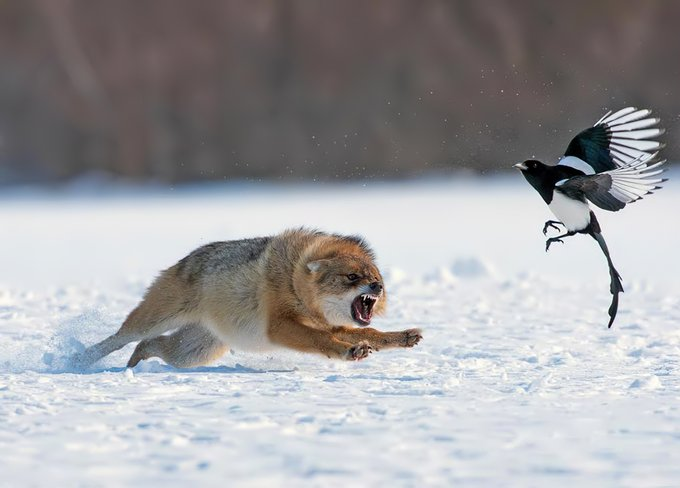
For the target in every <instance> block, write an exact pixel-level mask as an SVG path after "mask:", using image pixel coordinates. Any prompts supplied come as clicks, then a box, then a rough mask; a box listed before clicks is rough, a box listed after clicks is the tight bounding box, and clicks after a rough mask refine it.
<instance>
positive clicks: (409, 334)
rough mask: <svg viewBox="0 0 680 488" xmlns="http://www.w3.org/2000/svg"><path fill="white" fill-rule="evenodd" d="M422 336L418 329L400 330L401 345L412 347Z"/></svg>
mask: <svg viewBox="0 0 680 488" xmlns="http://www.w3.org/2000/svg"><path fill="white" fill-rule="evenodd" d="M422 338H423V334H422V331H421V330H420V329H408V330H405V331H403V332H402V338H401V346H402V347H413V346H415V345H416V344H418V343H419V342H420V340H421V339H422Z"/></svg>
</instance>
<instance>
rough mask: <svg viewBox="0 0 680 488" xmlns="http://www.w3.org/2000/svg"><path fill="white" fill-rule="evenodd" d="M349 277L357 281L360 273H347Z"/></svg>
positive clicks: (350, 279)
mask: <svg viewBox="0 0 680 488" xmlns="http://www.w3.org/2000/svg"><path fill="white" fill-rule="evenodd" d="M347 279H348V280H349V281H356V280H358V279H359V275H358V274H356V273H350V274H348V275H347Z"/></svg>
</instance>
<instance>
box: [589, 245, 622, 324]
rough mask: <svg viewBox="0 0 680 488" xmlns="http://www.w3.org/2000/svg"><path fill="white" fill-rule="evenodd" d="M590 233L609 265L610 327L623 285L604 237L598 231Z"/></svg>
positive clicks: (617, 307)
mask: <svg viewBox="0 0 680 488" xmlns="http://www.w3.org/2000/svg"><path fill="white" fill-rule="evenodd" d="M590 235H591V236H593V239H595V240H596V241H597V243H598V244H599V245H600V249H602V252H603V253H604V255H605V257H606V258H607V264H608V265H609V278H610V280H611V282H610V284H609V291H610V292H611V294H612V304H611V305H610V306H609V325H608V326H607V327H608V328H611V326H612V324H613V323H614V319H615V318H616V312H617V311H618V309H619V293H622V292H623V285H622V284H621V275H620V274H619V272H618V271H616V268H615V267H614V263H612V258H611V256H610V255H609V249H608V248H607V243H606V242H605V241H604V237H602V234H600V233H599V232H594V231H591V232H590Z"/></svg>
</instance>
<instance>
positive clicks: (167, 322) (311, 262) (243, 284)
mask: <svg viewBox="0 0 680 488" xmlns="http://www.w3.org/2000/svg"><path fill="white" fill-rule="evenodd" d="M386 301H387V296H386V293H385V290H384V286H383V280H382V276H381V275H380V272H379V270H378V268H377V267H376V265H375V263H374V257H373V252H372V251H371V250H370V248H369V247H368V246H367V244H366V243H365V242H364V241H363V240H362V239H360V238H358V237H354V236H339V235H331V234H326V233H322V232H317V231H309V230H305V229H296V230H289V231H286V232H284V233H282V234H280V235H277V236H273V237H263V238H254V239H244V240H240V241H228V242H217V243H213V244H208V245H206V246H203V247H201V248H198V249H196V250H195V251H193V252H192V253H191V254H189V255H188V256H187V257H185V258H184V259H182V260H181V261H179V262H178V263H177V264H175V265H174V266H172V267H170V268H168V269H167V270H165V271H163V272H162V273H161V275H160V276H159V277H158V278H157V279H156V281H155V282H154V283H153V284H152V285H151V286H150V287H149V289H148V290H147V292H146V295H145V296H144V299H143V300H142V302H141V303H140V304H139V305H138V306H137V307H136V308H135V309H134V310H133V311H132V312H131V313H130V314H129V315H128V317H127V319H126V320H125V322H124V323H123V325H122V326H121V328H120V330H118V332H116V333H115V334H114V335H112V336H110V337H108V338H107V339H105V340H103V341H102V342H100V343H99V344H96V345H94V346H92V347H90V348H89V349H87V350H86V351H84V352H83V353H81V354H80V355H78V356H77V357H76V358H75V364H77V365H80V366H86V365H88V364H91V363H93V362H95V361H98V360H99V359H101V358H102V357H104V356H106V355H107V354H109V353H111V352H113V351H115V350H117V349H120V348H121V347H123V346H124V345H126V344H128V343H130V342H136V341H141V342H139V344H138V345H137V347H136V349H135V351H134V352H133V354H132V356H131V357H130V360H129V362H128V366H129V367H134V366H135V365H136V364H137V363H138V362H139V361H141V360H144V359H148V358H151V357H160V358H161V359H163V360H164V361H165V362H167V363H168V364H171V365H173V366H175V367H179V368H183V367H194V366H200V365H205V364H209V363H211V362H213V361H215V360H216V359H218V358H219V357H220V356H221V355H222V354H224V352H225V351H227V350H228V349H229V348H234V349H243V350H266V349H269V348H273V347H277V346H279V347H286V348H289V349H294V350H297V351H302V352H312V353H319V354H323V355H325V356H328V357H329V358H340V359H350V360H359V359H363V358H365V357H366V356H368V354H369V353H370V352H372V351H374V350H376V351H377V350H380V349H385V348H390V347H412V346H414V345H415V344H417V343H418V341H420V339H421V334H420V331H419V330H418V329H409V330H404V331H400V332H380V331H378V330H375V329H372V328H368V327H362V328H355V327H353V326H354V325H362V326H366V325H368V323H369V322H370V320H371V318H372V316H373V314H374V313H375V314H381V313H383V312H384V310H385V306H386ZM167 333H170V334H167ZM165 334H167V335H165Z"/></svg>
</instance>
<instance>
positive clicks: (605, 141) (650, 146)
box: [558, 107, 664, 174]
mask: <svg viewBox="0 0 680 488" xmlns="http://www.w3.org/2000/svg"><path fill="white" fill-rule="evenodd" d="M651 113H652V111H651V110H647V109H643V110H638V109H636V108H635V107H627V108H624V109H621V110H619V111H618V112H614V113H611V112H609V113H607V114H606V115H605V116H604V117H602V118H601V119H600V120H598V121H597V122H596V123H595V125H594V126H593V127H591V128H589V129H586V130H584V131H582V132H580V133H579V134H578V135H577V136H576V137H574V138H573V139H572V140H571V142H570V143H569V146H568V147H567V151H566V152H565V153H564V156H565V157H564V158H563V159H562V161H560V163H558V164H564V165H566V166H574V167H577V168H578V169H581V170H582V171H583V172H584V173H586V174H593V173H603V172H605V171H610V170H614V169H616V168H620V167H625V166H627V165H630V164H632V163H633V162H634V161H647V160H649V159H650V158H651V157H652V155H653V154H654V153H655V152H658V151H659V150H660V149H661V148H662V147H663V144H662V143H660V142H658V141H655V140H653V139H654V138H655V137H657V136H660V135H661V134H663V133H664V129H663V128H661V127H657V124H658V123H659V119H658V118H656V117H649V115H650V114H651ZM569 156H572V157H571V158H570V157H569ZM574 158H578V159H579V160H581V161H583V162H585V163H586V164H587V165H588V166H589V168H588V167H583V164H582V163H580V161H576V160H574ZM591 168H592V171H591Z"/></svg>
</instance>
